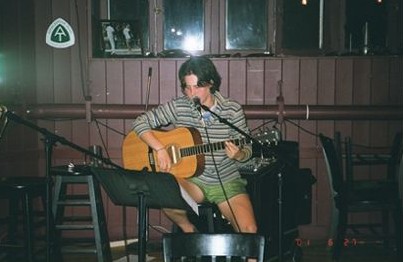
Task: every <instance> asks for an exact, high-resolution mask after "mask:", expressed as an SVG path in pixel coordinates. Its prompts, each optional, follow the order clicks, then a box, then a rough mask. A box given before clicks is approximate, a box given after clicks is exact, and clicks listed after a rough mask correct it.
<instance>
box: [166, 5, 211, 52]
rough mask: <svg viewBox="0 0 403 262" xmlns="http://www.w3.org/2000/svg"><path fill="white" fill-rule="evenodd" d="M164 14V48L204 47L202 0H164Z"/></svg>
mask: <svg viewBox="0 0 403 262" xmlns="http://www.w3.org/2000/svg"><path fill="white" fill-rule="evenodd" d="M164 16H165V21H164V50H169V49H183V50H187V51H200V50H203V49H204V19H203V17H204V7H203V0H192V1H189V0H165V1H164Z"/></svg>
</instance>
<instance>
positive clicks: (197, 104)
mask: <svg viewBox="0 0 403 262" xmlns="http://www.w3.org/2000/svg"><path fill="white" fill-rule="evenodd" d="M192 101H193V104H194V105H195V106H196V109H197V111H199V113H200V112H201V107H202V105H201V103H200V98H199V97H197V96H194V97H193V98H192Z"/></svg>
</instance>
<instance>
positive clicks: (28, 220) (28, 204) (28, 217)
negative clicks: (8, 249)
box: [23, 193, 34, 262]
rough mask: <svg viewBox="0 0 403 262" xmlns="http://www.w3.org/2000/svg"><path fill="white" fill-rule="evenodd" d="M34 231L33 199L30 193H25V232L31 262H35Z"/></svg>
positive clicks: (25, 243) (27, 254)
mask: <svg viewBox="0 0 403 262" xmlns="http://www.w3.org/2000/svg"><path fill="white" fill-rule="evenodd" d="M33 231H34V229H33V213H32V199H31V197H30V195H29V194H28V193H25V194H24V199H23V232H24V236H25V238H24V246H25V254H26V258H27V259H28V261H29V262H32V261H34V246H33V234H34V232H33Z"/></svg>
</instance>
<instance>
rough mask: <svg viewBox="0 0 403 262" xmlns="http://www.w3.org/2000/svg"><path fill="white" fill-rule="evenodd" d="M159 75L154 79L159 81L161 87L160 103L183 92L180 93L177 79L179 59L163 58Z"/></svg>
mask: <svg viewBox="0 0 403 262" xmlns="http://www.w3.org/2000/svg"><path fill="white" fill-rule="evenodd" d="M156 71H157V72H159V77H158V76H155V77H154V81H158V86H159V87H160V103H161V104H163V103H166V102H168V101H170V100H172V99H173V98H176V97H178V96H180V95H182V93H179V92H178V90H180V88H179V89H178V86H180V83H179V81H178V80H177V79H178V77H177V73H176V72H177V61H175V60H161V61H160V63H159V67H158V70H156Z"/></svg>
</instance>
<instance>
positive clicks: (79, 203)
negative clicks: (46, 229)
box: [51, 166, 112, 262]
mask: <svg viewBox="0 0 403 262" xmlns="http://www.w3.org/2000/svg"><path fill="white" fill-rule="evenodd" d="M51 173H52V176H54V177H55V188H54V199H53V203H52V205H53V206H52V212H53V215H54V218H55V227H56V233H57V237H58V239H59V241H58V242H59V243H60V245H61V252H62V253H70V254H74V253H75V254H85V253H86V254H88V253H92V254H96V256H97V261H100V262H101V261H112V255H111V250H110V244H109V236H108V231H107V225H106V219H105V212H104V207H103V203H102V195H101V190H100V186H99V183H98V181H97V179H95V178H94V177H93V175H92V173H91V171H90V169H89V166H75V167H68V166H60V167H53V168H52V172H51ZM79 184H81V185H84V186H85V185H86V187H87V192H86V194H76V193H74V192H72V193H69V192H68V190H67V186H68V185H79ZM68 206H70V207H86V208H89V211H90V216H88V215H87V216H86V215H84V214H83V213H85V212H78V211H82V210H81V209H80V210H77V212H74V214H73V215H66V214H65V207H68ZM68 231H75V232H77V231H81V232H82V233H80V234H74V236H71V235H73V234H68V233H67V232H68ZM63 232H66V234H63ZM88 232H90V233H88ZM91 232H92V233H91ZM67 235H68V236H69V237H68V238H67ZM88 235H90V236H89V237H88ZM79 244H81V245H79ZM84 244H87V245H84ZM88 244H90V245H88Z"/></svg>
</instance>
